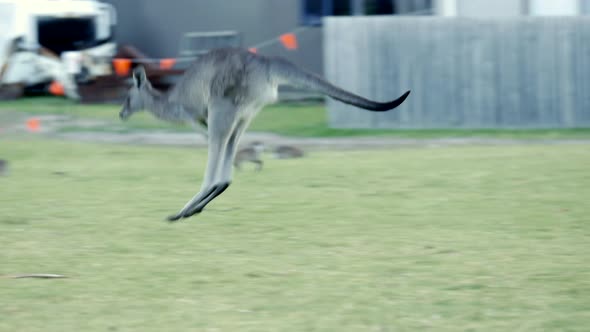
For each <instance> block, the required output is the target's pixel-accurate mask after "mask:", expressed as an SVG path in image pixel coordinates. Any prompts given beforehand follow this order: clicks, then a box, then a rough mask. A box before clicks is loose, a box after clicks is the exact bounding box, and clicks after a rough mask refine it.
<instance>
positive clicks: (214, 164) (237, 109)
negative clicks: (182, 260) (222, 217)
mask: <svg viewBox="0 0 590 332" xmlns="http://www.w3.org/2000/svg"><path fill="white" fill-rule="evenodd" d="M132 76H133V86H132V87H131V89H130V90H129V92H128V95H127V98H126V100H125V102H124V105H123V109H122V110H121V112H120V113H119V116H120V118H121V119H122V120H126V119H127V118H129V117H130V116H131V115H132V114H133V113H135V112H137V111H140V110H148V111H149V112H151V113H152V114H153V115H154V116H155V117H157V118H160V119H162V120H167V121H174V122H186V121H189V122H191V123H196V124H200V125H201V126H203V127H205V128H206V129H207V134H208V135H207V136H208V151H207V153H208V156H207V166H206V169H205V176H204V179H203V182H202V184H201V188H200V190H199V191H198V193H197V194H196V195H195V196H194V197H193V198H192V199H191V200H189V201H188V203H186V205H185V206H184V207H183V208H182V209H181V210H180V212H178V213H176V214H174V215H171V216H169V217H168V220H169V221H176V220H179V219H181V218H188V217H191V216H193V215H195V214H197V213H200V212H201V211H203V209H204V208H205V206H206V205H207V204H209V203H210V202H211V201H212V200H213V199H215V198H216V197H217V196H219V195H220V194H221V193H223V192H224V191H225V190H226V189H227V188H228V187H229V185H230V183H231V181H232V171H233V170H232V164H233V160H234V158H235V154H236V148H237V146H238V143H239V141H240V137H241V136H242V134H243V133H244V131H245V130H246V128H248V125H249V124H250V122H251V121H252V119H253V118H254V116H256V114H257V113H258V111H260V110H261V109H262V108H263V107H264V106H266V105H268V104H271V103H274V102H275V101H276V100H277V89H278V86H279V85H283V84H286V85H291V86H297V87H302V88H307V89H311V90H315V91H318V92H320V93H323V94H326V95H328V96H330V97H332V98H334V99H336V100H339V101H341V102H343V103H346V104H350V105H354V106H357V107H360V108H363V109H366V110H369V111H374V112H384V111H388V110H391V109H394V108H396V107H398V106H399V105H401V104H402V103H403V102H404V100H406V98H407V97H408V95H409V94H410V91H407V92H406V93H404V94H403V95H402V96H401V97H399V98H397V99H395V100H393V101H389V102H384V103H381V102H375V101H372V100H368V99H366V98H363V97H360V96H358V95H355V94H353V93H350V92H348V91H345V90H343V89H341V88H339V87H337V86H334V85H332V84H330V83H329V82H327V81H326V80H324V79H322V78H321V77H320V76H318V75H316V74H314V73H311V72H308V71H306V70H303V69H301V68H298V67H297V66H295V65H294V64H292V63H291V62H289V61H287V60H285V59H283V58H280V57H267V56H263V55H258V54H254V53H251V52H249V51H247V50H243V49H233V48H231V49H230V48H228V49H216V50H212V51H210V52H209V53H206V54H204V55H202V56H200V57H198V58H197V59H196V60H195V61H194V62H193V63H192V64H191V66H190V67H189V68H188V69H187V71H186V72H185V73H184V74H183V75H182V77H180V79H179V81H178V82H177V83H176V85H175V86H173V87H172V88H171V89H170V90H169V91H167V92H166V93H163V92H160V91H157V90H156V89H154V88H153V87H152V85H151V84H150V82H149V81H148V79H147V77H146V73H145V70H144V69H143V67H142V66H138V67H136V68H135V69H134V71H133V75H132Z"/></svg>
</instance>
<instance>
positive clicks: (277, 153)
mask: <svg viewBox="0 0 590 332" xmlns="http://www.w3.org/2000/svg"><path fill="white" fill-rule="evenodd" d="M303 155H304V153H303V150H301V149H299V148H297V147H294V146H289V145H279V146H277V147H276V148H275V150H274V157H275V158H277V159H291V158H301V157H303Z"/></svg>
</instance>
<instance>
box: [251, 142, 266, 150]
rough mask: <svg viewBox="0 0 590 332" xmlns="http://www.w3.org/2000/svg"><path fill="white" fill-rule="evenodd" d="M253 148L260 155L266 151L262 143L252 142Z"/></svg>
mask: <svg viewBox="0 0 590 332" xmlns="http://www.w3.org/2000/svg"><path fill="white" fill-rule="evenodd" d="M251 146H252V148H253V149H254V151H256V152H258V153H262V152H263V151H264V143H262V142H260V141H254V142H252V144H251Z"/></svg>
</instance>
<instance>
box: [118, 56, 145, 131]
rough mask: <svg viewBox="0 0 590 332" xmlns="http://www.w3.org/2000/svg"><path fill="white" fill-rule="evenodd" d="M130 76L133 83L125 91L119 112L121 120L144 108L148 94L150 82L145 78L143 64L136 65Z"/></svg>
mask: <svg viewBox="0 0 590 332" xmlns="http://www.w3.org/2000/svg"><path fill="white" fill-rule="evenodd" d="M132 76H133V85H132V86H131V88H130V89H129V91H128V92H127V98H125V103H124V104H123V109H122V110H121V112H120V113H119V117H120V118H121V120H127V119H128V118H129V117H130V116H131V115H132V114H133V113H135V112H139V111H143V110H144V108H145V99H146V98H147V97H148V96H149V94H148V92H149V91H148V90H149V89H150V87H151V84H150V82H149V81H148V79H147V75H146V74H145V69H144V68H143V66H138V67H136V68H135V69H134V70H133V75H132Z"/></svg>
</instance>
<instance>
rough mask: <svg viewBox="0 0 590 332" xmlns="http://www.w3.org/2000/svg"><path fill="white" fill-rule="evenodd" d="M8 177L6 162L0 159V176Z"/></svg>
mask: <svg viewBox="0 0 590 332" xmlns="http://www.w3.org/2000/svg"><path fill="white" fill-rule="evenodd" d="M3 175H8V161H6V160H4V159H0V176H3Z"/></svg>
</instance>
